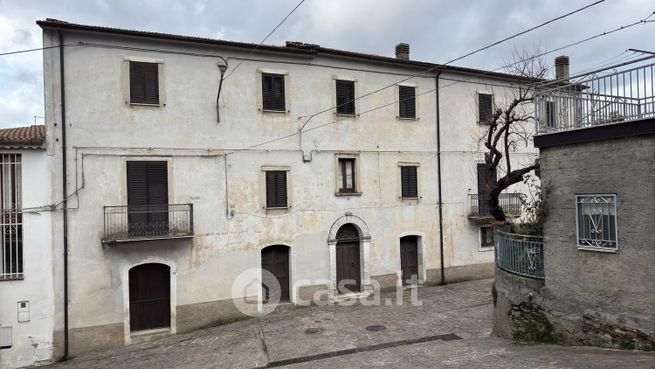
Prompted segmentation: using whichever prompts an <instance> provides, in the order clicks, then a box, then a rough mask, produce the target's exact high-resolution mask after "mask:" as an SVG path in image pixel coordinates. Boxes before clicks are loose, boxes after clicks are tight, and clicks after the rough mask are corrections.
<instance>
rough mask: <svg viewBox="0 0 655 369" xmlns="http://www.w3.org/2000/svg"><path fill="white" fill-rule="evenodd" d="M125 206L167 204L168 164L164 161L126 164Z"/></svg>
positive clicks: (129, 162)
mask: <svg viewBox="0 0 655 369" xmlns="http://www.w3.org/2000/svg"><path fill="white" fill-rule="evenodd" d="M127 204H128V205H131V206H138V205H165V204H168V163H167V162H165V161H128V162H127Z"/></svg>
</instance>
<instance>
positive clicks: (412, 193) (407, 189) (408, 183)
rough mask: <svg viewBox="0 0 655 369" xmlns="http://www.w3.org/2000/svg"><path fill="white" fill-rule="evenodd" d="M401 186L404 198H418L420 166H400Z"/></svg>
mask: <svg viewBox="0 0 655 369" xmlns="http://www.w3.org/2000/svg"><path fill="white" fill-rule="evenodd" d="M400 186H401V197H402V198H403V199H417V198H418V167H417V166H416V165H401V166H400Z"/></svg>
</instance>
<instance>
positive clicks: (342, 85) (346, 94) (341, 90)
mask: <svg viewBox="0 0 655 369" xmlns="http://www.w3.org/2000/svg"><path fill="white" fill-rule="evenodd" d="M336 86H337V114H344V115H355V82H354V81H343V80H337V81H336Z"/></svg>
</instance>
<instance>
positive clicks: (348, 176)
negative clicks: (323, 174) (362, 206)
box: [337, 158, 357, 193]
mask: <svg viewBox="0 0 655 369" xmlns="http://www.w3.org/2000/svg"><path fill="white" fill-rule="evenodd" d="M337 178H338V179H337V181H338V182H339V183H338V184H339V192H340V193H355V192H357V191H356V183H355V159H352V158H348V159H345V158H342V159H339V168H338V173H337Z"/></svg>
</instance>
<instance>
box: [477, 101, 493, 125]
mask: <svg viewBox="0 0 655 369" xmlns="http://www.w3.org/2000/svg"><path fill="white" fill-rule="evenodd" d="M492 110H493V95H490V94H478V120H479V122H480V123H482V124H488V123H489V120H490V119H491V115H492V114H493V111H492Z"/></svg>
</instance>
